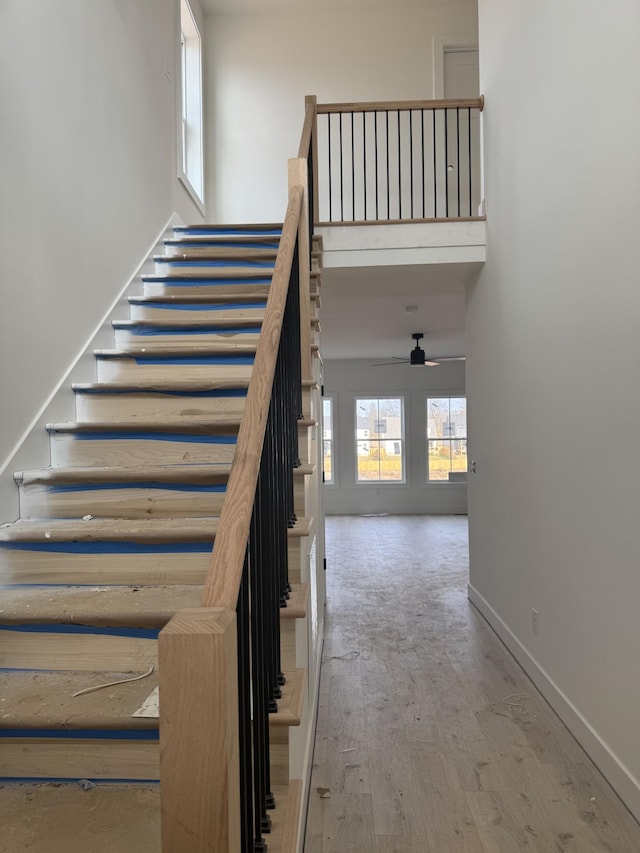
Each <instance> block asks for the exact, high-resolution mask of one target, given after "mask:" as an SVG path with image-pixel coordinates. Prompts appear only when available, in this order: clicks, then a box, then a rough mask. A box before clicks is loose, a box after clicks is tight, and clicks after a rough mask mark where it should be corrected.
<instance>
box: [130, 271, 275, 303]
mask: <svg viewBox="0 0 640 853" xmlns="http://www.w3.org/2000/svg"><path fill="white" fill-rule="evenodd" d="M236 281H237V279H236ZM268 283H269V282H268V281H264V282H259V284H268ZM133 304H139V305H147V306H148V307H149V308H159V309H160V310H161V311H229V310H233V311H237V310H241V309H243V308H266V307H267V303H266V302H207V303H204V302H198V303H195V302H194V303H190V302H189V303H187V302H185V303H175V302H149V301H148V300H145V301H144V302H142V301H141V302H138V303H136V302H135V300H134V301H133Z"/></svg>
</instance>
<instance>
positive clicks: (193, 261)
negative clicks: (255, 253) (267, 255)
mask: <svg viewBox="0 0 640 853" xmlns="http://www.w3.org/2000/svg"><path fill="white" fill-rule="evenodd" d="M274 266H275V263H274V261H273V260H271V261H269V260H257V261H255V262H254V261H250V260H244V259H242V258H240V257H233V256H232V255H231V253H229V254H228V257H227V258H222V257H221V258H220V259H219V260H216V261H211V260H207V259H205V258H200V257H198V255H197V254H195V255H192V256H190V257H189V258H188V259H184V258H176V259H175V260H173V259H172V258H167V260H156V262H155V274H156V275H220V276H221V275H226V274H229V275H253V274H254V273H264V274H265V275H271V273H272V272H273V268H274Z"/></svg>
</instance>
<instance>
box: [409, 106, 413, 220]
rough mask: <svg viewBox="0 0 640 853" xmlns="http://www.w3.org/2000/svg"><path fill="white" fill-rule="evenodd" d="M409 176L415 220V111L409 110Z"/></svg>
mask: <svg viewBox="0 0 640 853" xmlns="http://www.w3.org/2000/svg"><path fill="white" fill-rule="evenodd" d="M409 175H410V181H411V187H410V193H411V218H412V219H413V110H409Z"/></svg>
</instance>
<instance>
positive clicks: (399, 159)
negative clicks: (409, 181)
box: [396, 110, 402, 219]
mask: <svg viewBox="0 0 640 853" xmlns="http://www.w3.org/2000/svg"><path fill="white" fill-rule="evenodd" d="M396 115H397V117H398V219H402V171H401V159H402V158H401V152H402V147H401V142H400V110H396Z"/></svg>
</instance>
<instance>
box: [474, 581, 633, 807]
mask: <svg viewBox="0 0 640 853" xmlns="http://www.w3.org/2000/svg"><path fill="white" fill-rule="evenodd" d="M468 596H469V601H470V602H471V603H472V604H473V605H474V606H475V607H476V608H477V609H478V611H479V612H480V614H481V615H482V616H483V617H484V618H485V619H486V620H487V622H488V623H489V625H490V626H491V627H492V628H493V630H494V631H495V632H496V634H497V635H498V637H500V639H501V640H502V642H503V643H504V644H505V646H506V647H507V648H508V649H509V651H510V652H511V654H512V655H513V656H514V657H515V659H516V660H517V661H518V663H519V664H520V666H521V667H522V668H523V669H524V671H525V672H526V673H527V675H528V676H529V678H530V679H531V680H532V681H533V683H534V684H535V685H536V687H537V688H538V690H540V692H541V693H542V695H543V696H544V698H545V699H546V700H547V702H548V703H549V704H550V705H551V707H552V708H553V710H554V711H555V712H556V714H557V715H558V716H559V717H560V719H561V720H562V722H563V723H564V724H565V726H566V727H567V728H568V729H569V731H570V732H571V734H572V735H573V736H574V737H575V739H576V740H577V741H578V743H579V744H580V746H581V747H582V748H583V749H584V751H585V752H586V753H587V755H588V756H589V758H590V759H591V760H592V761H593V763H594V764H595V765H596V767H597V768H598V769H599V770H600V772H601V773H602V775H603V776H604V777H605V779H606V780H607V781H608V782H609V784H610V785H611V787H612V788H613V789H614V790H615V791H616V793H617V794H618V796H619V797H620V799H621V800H622V801H623V803H624V804H625V805H626V807H627V808H628V809H629V811H630V812H631V814H632V815H633V816H634V817H635V818H636V820H639V821H640V782H638V780H637V779H636V778H635V777H634V775H633V774H632V773H631V771H630V770H629V769H628V768H627V767H626V766H625V765H624V763H623V762H622V761H621V760H620V758H619V757H618V756H617V755H616V754H615V753H614V752H613V751H612V750H611V749H610V748H609V747H608V746H607V744H606V743H605V741H604V740H603V739H602V738H601V737H600V735H599V734H598V733H597V732H596V731H595V729H593V728H592V726H591V725H590V724H589V723H588V722H587V720H585V718H584V717H583V716H582V714H581V713H580V711H579V710H578V709H577V708H576V707H575V705H574V704H573V703H572V702H571V701H570V700H569V699H568V697H567V696H565V694H564V693H563V692H562V690H561V689H560V688H559V687H558V685H557V684H556V683H555V682H554V681H553V679H552V678H551V677H550V676H549V675H548V673H547V672H545V670H544V669H543V668H542V667H541V666H540V664H539V663H538V662H537V661H536V659H535V658H534V657H533V656H532V655H531V653H530V652H529V651H528V649H526V648H525V646H523V645H522V643H521V642H520V640H519V639H518V638H517V637H516V635H515V634H514V633H513V632H512V631H511V629H510V628H509V627H508V626H507V625H506V624H505V623H504V622H503V621H502V619H501V618H500V616H499V615H498V614H497V613H496V611H495V610H494V609H493V607H491V605H490V604H489V602H488V601H487V600H486V599H485V598H484V597H483V596H482V595H481V593H479V592H478V590H477V589H475V588H474V587H473V586H471V584H469V586H468Z"/></svg>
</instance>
